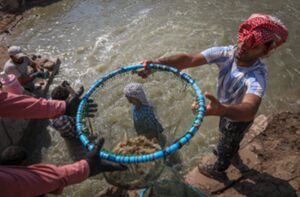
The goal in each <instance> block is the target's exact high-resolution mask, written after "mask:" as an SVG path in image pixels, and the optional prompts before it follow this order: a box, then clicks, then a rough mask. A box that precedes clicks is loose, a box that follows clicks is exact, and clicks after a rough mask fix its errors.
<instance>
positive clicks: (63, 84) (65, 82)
mask: <svg viewBox="0 0 300 197" xmlns="http://www.w3.org/2000/svg"><path fill="white" fill-rule="evenodd" d="M61 85H62V86H64V87H66V86H70V84H69V82H67V81H63V82H62V83H61Z"/></svg>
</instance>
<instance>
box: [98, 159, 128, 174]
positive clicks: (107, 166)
mask: <svg viewBox="0 0 300 197" xmlns="http://www.w3.org/2000/svg"><path fill="white" fill-rule="evenodd" d="M100 168H101V172H112V171H124V170H127V169H128V168H127V166H125V165H123V164H117V163H113V162H111V161H107V160H104V159H102V160H101V164H100Z"/></svg>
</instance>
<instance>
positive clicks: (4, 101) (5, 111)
mask: <svg viewBox="0 0 300 197" xmlns="http://www.w3.org/2000/svg"><path fill="white" fill-rule="evenodd" d="M65 111H66V102H65V101H58V100H46V99H43V98H40V99H37V98H33V97H30V96H27V95H16V94H11V93H7V92H1V91H0V117H10V118H26V119H43V118H53V117H57V116H59V115H63V114H64V113H65Z"/></svg>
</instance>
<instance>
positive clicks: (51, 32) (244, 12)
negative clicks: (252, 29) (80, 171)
mask: <svg viewBox="0 0 300 197" xmlns="http://www.w3.org/2000/svg"><path fill="white" fill-rule="evenodd" d="M253 12H258V13H268V14H272V15H275V16H278V17H279V18H280V19H281V20H282V21H283V22H284V23H285V24H286V26H287V27H288V29H289V39H288V42H287V43H285V44H284V45H283V46H282V47H281V48H279V49H278V50H277V51H275V52H274V54H272V55H271V57H269V58H267V59H265V62H266V63H267V65H268V69H269V75H268V88H267V93H266V96H265V97H264V100H263V102H262V105H261V107H260V111H259V113H263V114H267V115H268V114H270V113H274V112H277V111H282V110H287V109H291V108H293V107H294V106H295V104H296V103H299V102H300V100H299V98H300V88H299V84H300V77H299V76H300V58H299V51H300V45H299V39H300V30H299V24H300V23H299V21H300V20H299V18H300V1H297V0H286V1H277V0H276V1H275V0H273V1H271V0H260V1H247V0H240V1H238V0H234V1H217V0H210V1H204V0H166V1H162V0H142V1H137V0H125V1H121V0H62V1H58V2H56V3H53V4H50V5H47V6H45V7H35V8H32V9H30V10H28V11H26V12H25V14H24V20H23V21H22V23H21V24H20V25H18V26H17V28H16V29H15V31H14V32H13V34H12V36H11V40H10V43H11V44H14V45H20V46H21V47H22V48H24V50H25V51H26V52H35V53H39V54H42V55H47V56H53V57H59V58H60V59H61V61H62V65H61V68H60V73H59V75H58V76H57V77H56V79H55V81H54V84H58V83H60V82H61V81H62V80H65V79H67V80H69V81H71V82H72V85H74V86H77V85H78V84H80V83H82V84H84V85H85V86H86V87H90V85H91V84H93V82H94V81H95V80H96V79H98V78H99V77H100V76H101V75H103V74H104V73H108V72H109V71H111V70H114V69H116V68H119V67H121V66H126V65H132V64H135V63H137V62H139V61H141V60H143V59H151V58H157V57H161V56H167V55H171V54H176V53H197V52H201V51H202V50H204V49H206V48H208V47H212V46H223V45H229V44H235V43H236V39H237V28H238V25H239V23H241V22H242V21H243V20H244V19H246V18H247V17H249V16H250V14H251V13H253ZM186 72H187V73H188V74H190V75H191V76H192V77H193V78H194V79H196V80H197V83H198V84H199V86H200V88H201V89H202V90H204V91H210V92H213V93H215V87H216V78H217V67H216V66H214V65H211V66H209V65H207V66H203V67H201V68H193V69H189V70H186ZM297 84H298V85H297ZM161 97H164V94H163V93H162V95H161ZM120 107H121V108H122V106H120ZM123 107H128V106H123ZM187 107H190V106H188V105H187ZM166 110H167V109H166ZM177 112H180V111H179V110H178V111H177ZM173 116H175V117H177V118H179V119H180V116H182V113H176V110H175V112H174V113H173ZM165 118H166V119H168V117H165ZM170 118H174V117H170ZM217 124H218V119H217V118H214V117H209V118H205V121H204V124H203V125H202V127H201V129H200V132H199V133H201V134H197V135H196V136H195V137H194V139H192V142H191V143H190V144H189V146H187V147H186V149H187V150H188V152H189V156H188V157H186V159H185V160H186V161H185V165H184V170H185V171H186V170H188V169H189V168H192V167H193V166H194V165H195V164H196V162H197V161H198V160H199V158H200V157H201V155H203V154H205V153H207V152H208V151H210V150H211V148H212V147H213V145H214V144H215V143H216V141H217V134H218V132H217ZM37 129H38V128H37ZM46 130H47V131H45V132H43V134H37V135H41V136H39V137H38V138H37V139H38V140H37V141H35V143H37V144H38V148H37V150H34V151H33V153H34V154H40V158H41V161H42V162H49V163H55V164H64V163H68V162H71V161H72V160H71V157H70V155H69V152H68V151H67V150H66V149H67V148H66V145H65V142H64V140H63V139H62V138H61V137H60V136H59V134H58V133H57V132H55V131H54V130H52V129H50V128H47V129H46ZM45 133H46V134H45ZM106 186H107V183H106V182H105V180H104V179H103V177H101V176H100V177H98V179H90V180H87V181H85V182H83V183H81V184H78V185H76V186H70V187H68V188H66V189H65V191H64V193H63V195H62V196H93V195H95V194H96V193H98V192H99V191H101V190H103V189H104V188H105V187H106Z"/></svg>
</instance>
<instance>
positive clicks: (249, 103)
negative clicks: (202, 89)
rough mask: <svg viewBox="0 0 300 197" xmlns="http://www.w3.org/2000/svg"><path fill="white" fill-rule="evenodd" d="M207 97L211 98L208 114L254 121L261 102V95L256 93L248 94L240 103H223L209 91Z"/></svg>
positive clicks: (236, 119) (207, 107) (207, 109)
mask: <svg viewBox="0 0 300 197" xmlns="http://www.w3.org/2000/svg"><path fill="white" fill-rule="evenodd" d="M205 97H206V98H207V99H209V100H210V103H209V104H208V105H207V106H206V113H205V115H206V116H224V117H227V118H230V119H231V120H235V121H252V120H253V119H254V117H255V114H256V112H257V110H258V108H259V105H260V103H261V97H259V96H257V95H255V94H246V95H245V96H244V98H243V101H242V102H241V103H240V104H221V103H220V102H219V101H218V99H217V98H216V97H214V96H213V95H211V94H209V93H205Z"/></svg>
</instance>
